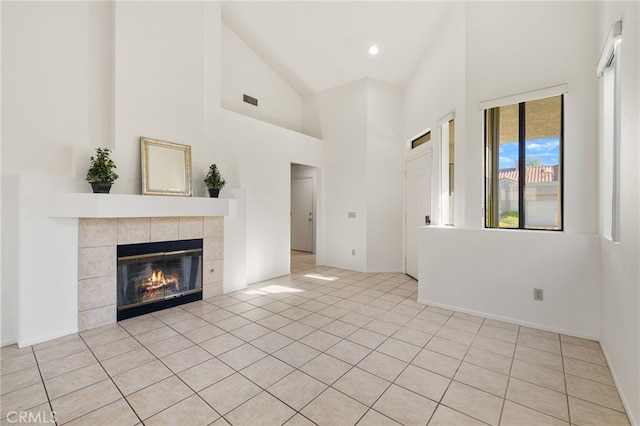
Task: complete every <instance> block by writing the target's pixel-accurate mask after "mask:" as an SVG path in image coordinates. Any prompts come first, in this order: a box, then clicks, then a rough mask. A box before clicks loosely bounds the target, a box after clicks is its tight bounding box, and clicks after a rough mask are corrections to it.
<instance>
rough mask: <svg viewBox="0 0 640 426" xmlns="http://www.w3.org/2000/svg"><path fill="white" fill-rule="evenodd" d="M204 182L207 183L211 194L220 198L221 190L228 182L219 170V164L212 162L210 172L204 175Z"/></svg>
mask: <svg viewBox="0 0 640 426" xmlns="http://www.w3.org/2000/svg"><path fill="white" fill-rule="evenodd" d="M204 183H205V185H207V189H208V190H209V195H210V196H211V197H213V198H218V194H220V190H221V189H222V188H223V187H224V185H225V184H226V183H227V182H226V181H225V180H224V178H223V177H222V176H221V175H220V172H219V171H218V166H216V165H215V164H212V165H211V166H209V173H207V175H206V176H205V177H204Z"/></svg>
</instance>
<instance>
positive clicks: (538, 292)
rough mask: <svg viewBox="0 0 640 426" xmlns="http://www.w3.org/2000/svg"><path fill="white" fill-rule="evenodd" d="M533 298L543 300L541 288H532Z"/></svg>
mask: <svg viewBox="0 0 640 426" xmlns="http://www.w3.org/2000/svg"><path fill="white" fill-rule="evenodd" d="M533 300H544V294H543V291H542V289H541V288H534V289H533Z"/></svg>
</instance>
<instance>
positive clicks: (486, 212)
mask: <svg viewBox="0 0 640 426" xmlns="http://www.w3.org/2000/svg"><path fill="white" fill-rule="evenodd" d="M559 88H563V89H565V90H558V91H555V90H556V89H559ZM554 92H555V93H554ZM536 93H537V94H539V95H540V96H536ZM565 94H566V85H562V86H557V87H554V88H548V89H543V90H541V91H537V92H529V93H528V94H524V95H521V98H520V100H519V101H516V102H513V100H515V99H517V98H516V97H513V96H512V97H508V98H503V99H501V100H493V101H488V102H483V103H481V107H483V106H484V108H482V109H483V110H484V111H483V113H484V121H483V122H484V155H483V158H484V167H483V170H484V180H485V184H484V206H483V209H482V211H483V216H484V217H483V227H484V229H498V230H520V231H547V232H548V231H552V232H564V186H565V185H564V100H565ZM556 96H560V135H559V152H558V163H559V164H558V173H559V175H560V176H559V178H558V186H559V192H560V203H559V210H560V223H559V226H558V227H557V228H534V227H527V226H526V209H525V202H526V197H525V190H526V167H527V166H526V161H525V160H526V142H527V140H526V120H525V117H526V109H525V104H526V103H527V102H531V101H536V100H540V99H545V98H552V97H556ZM508 105H518V141H517V142H518V159H519V161H518V167H517V168H518V226H517V227H501V226H500V222H499V220H496V219H495V218H496V217H497V216H495V215H496V214H497V213H495V212H494V210H497V209H496V205H497V204H499V180H498V176H499V173H500V169H499V152H498V153H497V155H496V153H494V152H493V151H494V150H493V149H492V150H489V149H488V144H489V137H488V135H489V131H490V129H488V128H487V127H488V126H487V119H488V115H489V110H493V109H495V108H500V107H503V106H508ZM497 146H498V147H499V142H498V145H497ZM490 152H491V158H489V154H490ZM496 158H498V159H497V160H496ZM489 162H491V168H490V170H491V176H489V174H488V173H487V171H488V166H487V165H488V164H489ZM489 179H491V180H496V183H493V182H491V186H492V187H493V188H495V187H496V186H497V188H498V191H497V192H496V196H495V197H491V194H490V193H489V181H488V180H489ZM490 197H491V199H490ZM489 203H491V207H492V208H491V209H488V208H487V207H488V206H489ZM494 222H497V223H494Z"/></svg>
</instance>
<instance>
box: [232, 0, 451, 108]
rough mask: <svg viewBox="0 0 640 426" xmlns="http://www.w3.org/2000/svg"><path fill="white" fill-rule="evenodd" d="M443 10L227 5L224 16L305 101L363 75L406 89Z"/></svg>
mask: <svg viewBox="0 0 640 426" xmlns="http://www.w3.org/2000/svg"><path fill="white" fill-rule="evenodd" d="M448 9H449V5H448V4H447V3H445V2H430V1H412V2H404V1H353V2H352V1H283V2H280V1H256V2H244V1H229V2H223V4H222V18H223V22H224V23H225V24H226V25H227V26H228V27H229V28H230V29H231V30H233V31H234V32H235V33H236V34H237V35H238V36H239V37H240V38H241V39H243V40H244V41H245V43H247V44H248V45H249V46H250V47H251V48H252V49H253V50H254V51H255V52H256V53H257V54H258V55H259V56H260V57H262V59H263V60H265V61H266V62H267V63H268V64H269V65H270V66H271V67H272V68H273V69H274V70H275V71H276V72H277V73H278V74H280V76H281V77H282V78H284V79H285V80H286V81H287V82H288V83H289V84H290V85H291V87H293V88H294V89H295V90H296V91H297V92H298V93H300V94H302V95H305V94H308V93H319V92H323V91H325V90H328V89H330V88H333V87H336V86H339V85H342V84H345V83H349V82H351V81H355V80H358V79H361V78H364V77H373V78H377V79H380V80H383V81H387V82H390V83H394V84H397V85H400V86H402V85H404V83H405V82H406V81H407V79H408V78H409V77H410V76H411V74H412V72H413V70H414V69H415V66H416V64H417V63H418V61H419V59H420V58H421V57H422V55H423V54H424V53H425V51H426V49H427V47H428V45H429V43H430V42H431V41H432V38H433V35H434V34H435V32H436V31H437V30H438V28H439V25H440V22H441V20H442V16H443V15H444V14H445V13H447V11H448ZM372 44H376V45H378V46H379V53H378V54H377V55H376V56H371V55H369V53H368V51H367V49H368V47H369V46H371V45H372Z"/></svg>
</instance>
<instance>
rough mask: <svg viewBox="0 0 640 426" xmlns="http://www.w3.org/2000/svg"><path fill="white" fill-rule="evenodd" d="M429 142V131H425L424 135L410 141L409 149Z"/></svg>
mask: <svg viewBox="0 0 640 426" xmlns="http://www.w3.org/2000/svg"><path fill="white" fill-rule="evenodd" d="M430 140H431V130H427V132H426V133H424V134H422V135H420V136H418V137H417V138H415V139H414V140H412V141H411V149H414V148H417V147H419V146H420V145H422V144H424V143H427V142H429V141H430Z"/></svg>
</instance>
